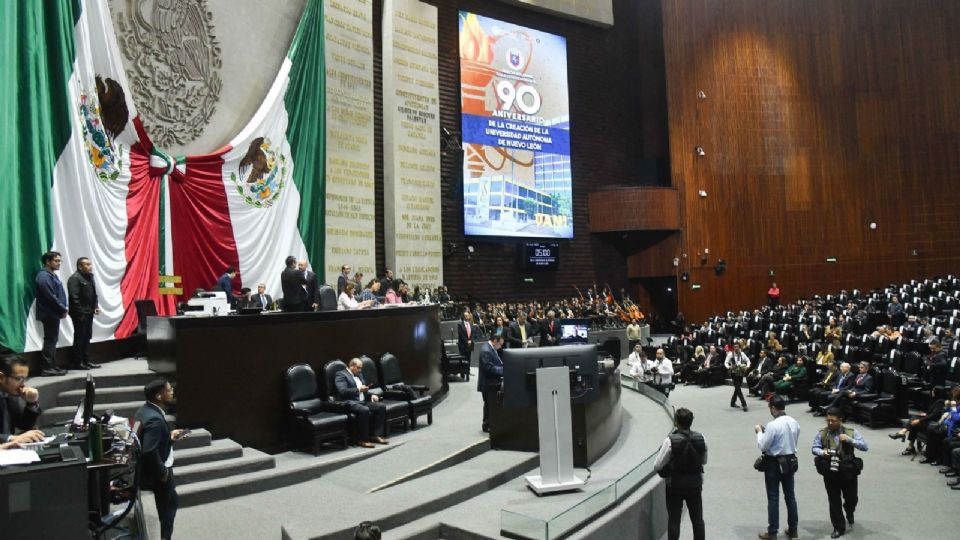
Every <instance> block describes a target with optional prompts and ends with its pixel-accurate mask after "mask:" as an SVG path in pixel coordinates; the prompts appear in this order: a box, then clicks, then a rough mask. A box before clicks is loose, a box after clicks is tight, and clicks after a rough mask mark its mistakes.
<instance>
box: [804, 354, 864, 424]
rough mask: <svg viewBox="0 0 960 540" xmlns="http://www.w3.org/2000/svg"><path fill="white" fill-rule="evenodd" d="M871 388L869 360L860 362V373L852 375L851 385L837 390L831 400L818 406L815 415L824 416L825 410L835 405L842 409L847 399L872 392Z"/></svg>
mask: <svg viewBox="0 0 960 540" xmlns="http://www.w3.org/2000/svg"><path fill="white" fill-rule="evenodd" d="M873 388H874V381H873V375H870V362H860V373H859V374H857V376H856V377H853V387H852V388H850V389H849V390H846V391H840V392H837V394H836V396H835V397H834V398H833V400H832V401H830V402H829V403H827V405H825V406H823V407H820V410H819V411H818V412H817V416H825V415H826V414H827V410H829V409H830V408H832V407H836V408H838V409H840V410H841V411H842V410H843V406H844V405H846V404H847V402H848V401H850V400H851V399H856V398H857V396H860V395H863V394H870V393H872V392H873Z"/></svg>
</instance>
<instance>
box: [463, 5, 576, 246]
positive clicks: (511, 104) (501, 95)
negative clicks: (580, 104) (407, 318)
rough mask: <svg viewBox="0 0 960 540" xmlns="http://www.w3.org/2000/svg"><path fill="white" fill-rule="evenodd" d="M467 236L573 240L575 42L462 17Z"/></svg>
mask: <svg viewBox="0 0 960 540" xmlns="http://www.w3.org/2000/svg"><path fill="white" fill-rule="evenodd" d="M460 104H461V110H462V117H461V122H462V139H463V150H464V156H463V221H464V232H465V233H466V234H467V235H473V236H518V237H535V238H573V208H572V206H573V199H572V195H573V192H572V180H573V179H572V176H571V174H570V104H569V98H568V92H567V41H566V39H564V38H562V37H560V36H556V35H553V34H547V33H545V32H540V31H538V30H532V29H530V28H525V27H523V26H518V25H515V24H511V23H507V22H503V21H498V20H496V19H491V18H488V17H483V16H480V15H477V14H475V13H468V12H465V11H461V12H460Z"/></svg>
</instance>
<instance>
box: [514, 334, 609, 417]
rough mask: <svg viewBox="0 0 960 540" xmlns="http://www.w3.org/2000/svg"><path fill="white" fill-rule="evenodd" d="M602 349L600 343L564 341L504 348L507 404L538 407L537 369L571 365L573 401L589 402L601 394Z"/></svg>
mask: <svg viewBox="0 0 960 540" xmlns="http://www.w3.org/2000/svg"><path fill="white" fill-rule="evenodd" d="M599 356H600V351H599V349H598V348H597V346H596V345H560V346H557V347H537V348H532V349H505V350H504V351H503V404H504V406H505V407H512V408H524V407H535V406H536V404H537V379H536V372H537V369H539V368H543V367H564V366H565V367H567V368H568V369H569V370H570V401H571V402H572V403H586V402H589V401H593V400H595V399H597V397H598V396H599V389H598V386H597V384H598V379H599V364H598V363H597V360H598V359H599Z"/></svg>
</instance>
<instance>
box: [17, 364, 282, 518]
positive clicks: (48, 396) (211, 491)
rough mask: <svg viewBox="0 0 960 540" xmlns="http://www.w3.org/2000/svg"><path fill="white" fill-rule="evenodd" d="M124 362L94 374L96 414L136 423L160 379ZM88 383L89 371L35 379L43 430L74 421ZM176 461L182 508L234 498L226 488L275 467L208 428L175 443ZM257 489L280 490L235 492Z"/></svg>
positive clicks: (269, 459) (265, 456)
mask: <svg viewBox="0 0 960 540" xmlns="http://www.w3.org/2000/svg"><path fill="white" fill-rule="evenodd" d="M120 363H123V364H125V365H124V366H123V367H120V366H118V365H109V364H108V365H107V366H105V369H102V370H96V371H91V372H90V373H91V374H93V376H94V379H95V381H96V400H95V404H94V412H95V413H96V414H97V415H101V414H103V413H104V412H106V411H107V410H112V411H113V414H114V415H115V416H122V417H124V418H133V417H134V415H135V414H136V412H137V410H138V409H139V408H140V407H141V406H142V405H143V402H144V396H143V387H144V385H145V384H146V383H147V382H149V381H151V380H153V379H155V378H156V377H157V375H156V374H155V373H153V372H152V371H150V370H149V369H147V365H146V362H145V361H137V360H122V361H119V362H118V363H116V364H120ZM118 368H120V369H118ZM85 379H86V373H85V372H71V374H70V376H68V377H64V378H57V379H53V378H50V379H46V378H45V379H34V380H33V381H35V384H36V385H37V386H38V388H39V389H40V391H41V396H42V398H44V399H43V402H42V405H43V406H44V407H45V408H44V411H43V415H42V416H41V417H40V420H41V421H40V423H41V428H43V429H45V430H47V431H50V432H57V431H62V430H63V428H62V427H58V424H59V425H62V424H64V423H65V422H68V421H69V420H70V419H72V418H73V416H74V414H75V412H76V410H77V405H78V404H79V403H80V401H81V400H82V399H83V396H84V381H85ZM33 381H32V382H33ZM51 405H53V406H51ZM167 422H168V423H169V424H170V426H171V427H173V426H175V425H176V416H175V415H167ZM188 427H189V426H188ZM174 457H175V468H176V475H177V486H178V491H179V493H180V506H181V507H187V506H192V505H194V504H202V503H205V502H211V501H214V500H220V499H224V498H229V497H232V496H235V495H234V494H233V493H232V491H233V490H228V489H227V490H225V489H224V487H225V486H229V485H231V484H234V483H237V482H239V483H246V482H250V481H251V480H255V479H256V476H253V477H252V476H251V475H253V473H261V474H263V473H264V472H266V471H270V470H272V469H275V468H276V460H275V459H274V457H273V456H271V455H269V454H266V453H263V452H260V451H259V450H255V449H253V448H245V447H243V446H241V445H240V444H238V443H236V442H234V441H232V440H230V439H214V438H213V435H212V434H211V433H210V432H208V431H207V430H205V429H193V430H192V432H191V434H190V436H189V437H187V438H185V439H183V440H180V441H177V442H176V443H175V444H174ZM259 484H264V485H263V487H262V488H261V489H272V488H274V487H276V482H267V483H262V482H260V483H256V482H255V483H254V484H253V485H251V486H246V489H238V490H236V492H237V493H251V492H255V491H260V490H261V489H257V487H258V485H259Z"/></svg>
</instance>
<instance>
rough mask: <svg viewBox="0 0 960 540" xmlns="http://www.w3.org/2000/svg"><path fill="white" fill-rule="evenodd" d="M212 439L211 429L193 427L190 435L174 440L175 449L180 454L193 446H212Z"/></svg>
mask: <svg viewBox="0 0 960 540" xmlns="http://www.w3.org/2000/svg"><path fill="white" fill-rule="evenodd" d="M174 419H175V418H174ZM211 439H212V436H211V435H210V432H209V431H207V430H205V429H193V430H190V436H189V437H187V438H185V439H180V440H179V441H176V442H174V443H173V449H174V450H175V451H176V452H177V453H178V454H179V452H180V451H181V450H189V449H191V448H202V447H204V446H210V445H211V444H212V441H211ZM241 448H242V447H241ZM178 459H179V458H178Z"/></svg>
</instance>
